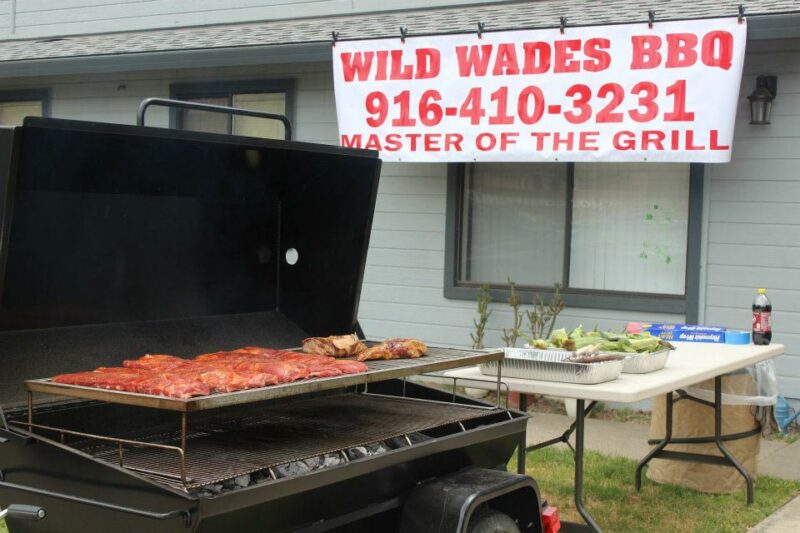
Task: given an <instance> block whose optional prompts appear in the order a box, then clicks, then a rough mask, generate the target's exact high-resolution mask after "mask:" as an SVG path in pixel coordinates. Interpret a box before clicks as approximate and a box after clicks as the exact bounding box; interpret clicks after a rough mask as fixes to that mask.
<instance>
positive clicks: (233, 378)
mask: <svg viewBox="0 0 800 533" xmlns="http://www.w3.org/2000/svg"><path fill="white" fill-rule="evenodd" d="M189 372H193V373H195V372H196V375H197V377H198V378H199V379H200V381H202V382H203V384H205V385H207V386H208V387H209V388H210V389H211V391H212V392H235V391H238V390H246V389H259V388H261V387H266V386H268V385H277V384H278V378H277V377H276V376H275V375H274V374H268V373H266V372H251V371H247V370H229V369H225V368H217V367H214V366H212V365H208V366H206V365H200V364H198V365H197V366H196V367H195V368H192V369H191V370H190V371H189Z"/></svg>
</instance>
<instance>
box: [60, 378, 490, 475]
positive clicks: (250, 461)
mask: <svg viewBox="0 0 800 533" xmlns="http://www.w3.org/2000/svg"><path fill="white" fill-rule="evenodd" d="M418 402H420V400H413V399H407V398H391V397H384V396H375V395H369V394H351V393H348V394H340V395H335V396H327V397H322V398H309V399H305V400H300V401H294V402H292V403H290V404H288V405H286V404H284V405H269V406H266V407H264V408H263V409H261V410H259V412H258V414H254V415H251V416H246V417H244V418H238V419H230V418H227V419H226V418H222V417H220V418H217V419H214V418H211V419H208V420H206V421H204V422H202V423H197V424H193V425H192V429H191V430H190V432H189V433H188V435H187V443H186V458H187V459H186V462H187V479H186V487H185V488H187V489H190V490H191V489H196V488H199V487H203V486H206V485H209V484H214V483H220V482H222V481H223V480H226V479H231V478H234V477H236V476H241V475H244V474H250V473H253V472H256V471H258V470H264V469H268V468H270V467H274V466H277V465H282V464H285V463H289V462H293V461H300V460H304V459H308V458H312V457H317V456H321V455H325V454H329V453H337V452H340V451H341V450H344V449H348V448H354V447H356V446H363V445H366V444H371V443H374V442H379V441H385V440H389V439H391V438H394V437H401V436H403V435H406V434H409V433H414V432H419V431H425V430H429V429H433V428H437V427H441V426H446V425H448V424H457V423H459V422H463V421H465V420H470V419H475V418H478V417H483V416H490V415H492V414H496V413H497V412H500V411H501V410H498V409H485V408H475V407H466V406H461V405H456V404H446V403H436V402H424V404H422V405H415V404H418ZM121 437H124V438H126V439H131V440H139V441H146V442H151V443H152V442H155V443H159V444H165V445H173V446H179V445H180V432H177V431H176V432H173V431H159V429H157V428H156V429H151V430H150V431H149V432H147V431H141V432H134V433H131V434H126V435H124V436H121ZM72 446H73V447H76V448H78V449H80V450H81V451H84V452H86V453H89V454H91V455H93V456H94V457H96V458H98V459H101V460H104V461H107V462H109V463H115V464H116V463H117V462H118V450H117V447H116V446H113V445H108V444H103V443H101V444H97V442H96V441H94V442H92V441H84V442H83V443H78V444H73V445H72ZM125 467H126V468H130V469H132V470H136V471H139V472H142V473H145V474H147V475H152V477H154V478H156V479H158V480H159V481H161V482H163V483H167V484H169V485H172V486H175V487H179V488H183V484H182V483H181V481H180V474H181V472H180V464H179V462H178V461H177V460H176V457H175V454H174V453H171V452H170V451H168V450H162V449H156V448H137V447H134V448H130V449H127V450H126V451H125Z"/></svg>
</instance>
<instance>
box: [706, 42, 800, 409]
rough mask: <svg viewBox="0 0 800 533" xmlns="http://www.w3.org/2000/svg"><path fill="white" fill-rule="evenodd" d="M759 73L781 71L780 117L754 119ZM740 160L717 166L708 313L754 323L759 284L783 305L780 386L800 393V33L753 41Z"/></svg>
mask: <svg viewBox="0 0 800 533" xmlns="http://www.w3.org/2000/svg"><path fill="white" fill-rule="evenodd" d="M759 74H770V75H776V76H778V96H777V98H776V99H775V102H774V103H773V110H772V124H771V125H769V126H751V125H750V124H749V120H750V111H749V107H748V102H747V100H746V99H745V96H746V95H747V94H749V93H750V91H752V90H753V88H755V77H756V76H757V75H759ZM739 102H740V106H739V109H738V113H737V119H736V130H735V131H736V134H735V138H734V145H733V159H732V161H731V162H730V163H729V164H727V165H709V166H708V169H707V175H708V178H709V179H708V184H709V185H710V192H709V194H710V201H709V210H708V238H707V243H706V247H707V248H706V258H707V259H706V261H707V265H706V268H707V272H706V276H705V278H706V280H705V295H704V297H705V298H704V299H705V308H704V309H703V311H704V313H705V315H704V320H705V322H706V323H708V324H722V325H729V326H736V327H741V328H744V329H748V328H749V324H750V318H751V311H750V305H751V304H752V300H753V299H754V298H755V289H756V288H757V287H766V288H767V289H768V295H769V297H770V299H771V300H772V303H773V306H774V307H775V311H774V315H773V320H772V325H773V337H772V338H773V341H774V342H780V343H782V344H785V345H786V353H785V355H783V356H781V357H779V358H778V359H776V360H775V366H776V370H777V372H778V391H779V392H780V393H781V394H783V395H785V396H788V397H792V398H800V131H798V128H797V125H798V121H799V120H800V40H781V41H770V42H764V41H757V42H751V43H748V53H747V57H746V61H745V69H744V77H743V79H742V89H741V91H740V97H739Z"/></svg>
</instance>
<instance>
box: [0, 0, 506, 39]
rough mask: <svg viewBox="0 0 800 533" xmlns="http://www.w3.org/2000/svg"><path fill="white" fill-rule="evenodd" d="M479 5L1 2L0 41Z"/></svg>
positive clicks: (449, 1)
mask: <svg viewBox="0 0 800 533" xmlns="http://www.w3.org/2000/svg"><path fill="white" fill-rule="evenodd" d="M14 3H15V4H16V16H15V17H13V20H12V18H11V15H10V13H11V11H12V4H14ZM477 3H491V0H460V1H458V0H401V1H395V2H386V1H382V0H16V1H15V2H14V0H0V39H7V38H32V37H51V36H54V35H74V34H81V33H106V32H111V31H130V30H146V29H153V28H175V27H180V26H198V25H204V24H220V23H232V22H252V21H257V20H274V19H291V18H301V17H317V16H325V15H348V14H353V13H363V12H368V11H388V10H395V9H413V8H425V7H438V6H446V5H454V4H477ZM12 26H13V27H12ZM12 30H13V31H12Z"/></svg>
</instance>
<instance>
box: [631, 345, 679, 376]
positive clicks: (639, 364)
mask: <svg viewBox="0 0 800 533" xmlns="http://www.w3.org/2000/svg"><path fill="white" fill-rule="evenodd" d="M671 351H672V350H669V349H664V350H659V351H657V352H653V353H640V354H619V355H626V357H625V362H624V363H623V364H622V372H623V373H624V374H647V373H649V372H655V371H656V370H661V369H662V368H664V366H666V364H667V359H668V358H669V353H670V352H671Z"/></svg>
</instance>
